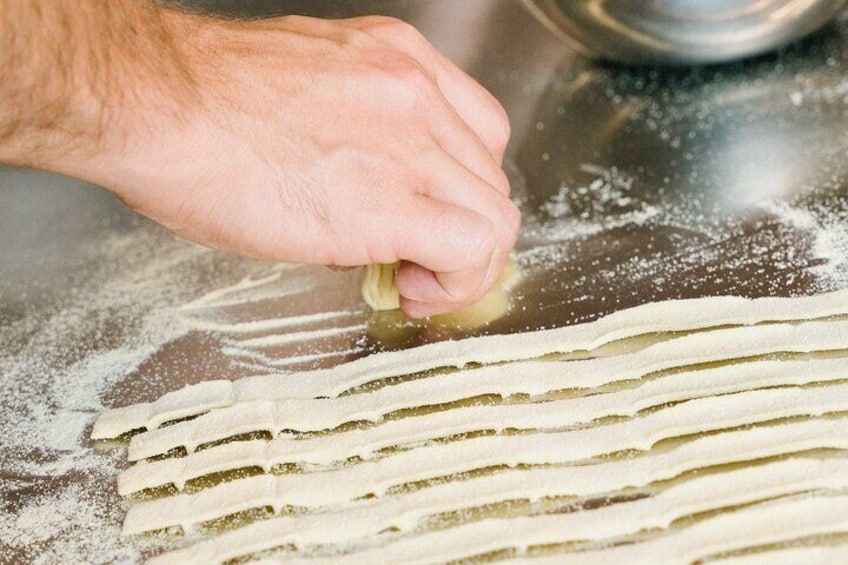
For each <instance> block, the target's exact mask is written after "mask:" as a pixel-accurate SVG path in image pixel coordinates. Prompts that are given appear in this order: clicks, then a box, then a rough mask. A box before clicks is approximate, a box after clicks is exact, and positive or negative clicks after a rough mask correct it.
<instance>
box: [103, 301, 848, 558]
mask: <svg viewBox="0 0 848 565" xmlns="http://www.w3.org/2000/svg"><path fill="white" fill-rule="evenodd" d="M808 318H810V319H812V320H811V321H807V319H808ZM694 330H698V331H694ZM661 332H691V333H683V335H678V334H669V335H659V334H660V333H661ZM262 339H266V338H262ZM267 339H272V340H273V339H288V338H286V337H285V336H282V337H275V336H270V338H267ZM249 343H250V344H252V345H256V343H254V342H249ZM263 343H264V342H263ZM551 353H561V354H568V357H569V358H563V357H560V358H557V359H546V360H542V359H538V358H539V357H542V356H545V355H548V354H551ZM773 354H777V355H773ZM468 363H475V364H477V363H479V364H480V365H481V366H480V367H476V368H472V369H466V370H462V371H455V372H436V373H432V374H428V375H416V376H415V378H411V379H398V380H396V381H394V382H392V383H387V384H385V385H384V386H383V387H382V388H377V389H376V390H374V391H372V392H362V391H358V390H352V389H355V387H358V386H360V385H363V384H367V383H371V382H373V381H378V380H380V379H383V378H386V377H396V376H404V375H409V374H411V373H418V372H421V371H427V370H430V369H435V368H440V367H446V368H447V367H460V368H461V367H464V366H465V365H466V364H468ZM599 387H608V388H599ZM564 390H568V391H571V392H569V393H568V394H567V395H565V396H563V395H562V394H557V395H555V396H553V397H542V396H540V395H545V394H548V393H554V392H557V391H564ZM578 391H582V392H578ZM489 395H500V396H501V397H508V396H511V395H529V396H530V397H531V398H530V399H527V398H510V399H508V400H507V401H506V402H501V403H494V404H492V403H487V404H480V405H475V404H469V403H468V399H469V398H476V397H481V396H489ZM534 397H535V398H534ZM457 401H463V402H464V403H463V404H461V405H453V406H444V407H442V409H441V411H435V412H433V411H418V412H415V411H416V410H419V409H421V408H424V407H427V406H432V405H437V404H446V405H450V404H451V403H454V402H457ZM405 410H412V411H413V412H412V413H408V412H405V413H403V416H402V417H397V413H398V412H399V411H400V412H402V411H405ZM206 412H208V413H206ZM204 413H206V414H204ZM198 415H199V417H197V418H195V419H193V420H190V421H186V422H178V423H174V424H172V425H170V426H167V427H163V428H161V429H154V428H156V427H157V426H159V425H160V424H162V423H165V422H168V421H171V420H174V419H178V418H183V417H189V416H198ZM389 415H392V417H390V418H387V416H389ZM358 421H369V422H372V423H373V424H372V425H368V426H364V427H363V426H359V427H351V426H349V424H351V423H354V422H358ZM339 426H343V427H342V428H340V429H336V428H338V427H339ZM139 427H146V428H148V429H149V431H147V432H145V433H142V434H140V435H138V436H136V437H135V438H133V440H132V441H131V443H130V458H131V459H139V458H145V457H150V456H153V455H161V454H163V453H165V452H167V451H169V450H171V449H173V448H175V447H180V446H182V447H185V448H186V449H187V450H188V451H189V455H187V456H185V457H172V458H166V459H161V460H157V461H149V462H148V461H142V462H140V463H137V464H136V465H135V466H133V467H131V468H130V469H128V470H127V471H125V472H124V473H122V474H121V475H120V477H119V480H118V488H119V492H120V493H122V494H127V493H131V492H136V491H138V490H141V489H147V488H154V487H160V486H163V485H167V484H173V485H175V486H176V487H177V488H178V489H182V488H183V487H184V486H185V483H186V481H189V480H191V479H195V478H199V477H203V476H206V475H209V474H213V473H217V472H227V471H232V470H235V469H239V468H243V467H251V466H257V467H260V468H261V469H262V470H264V471H265V473H264V474H261V475H258V476H252V477H247V478H238V479H235V480H232V481H230V482H224V483H221V484H218V485H216V486H212V487H208V488H205V489H202V490H199V491H197V492H195V493H193V494H188V493H183V494H178V495H175V496H168V497H164V498H160V499H154V500H148V501H144V502H137V503H131V505H130V509H129V511H128V513H127V516H126V520H125V522H124V532H125V533H128V534H134V533H140V532H144V531H148V530H155V529H161V528H168V527H172V526H181V527H183V528H184V529H186V530H189V529H191V528H192V527H193V526H195V525H196V524H198V523H201V522H206V521H209V520H215V519H219V518H222V517H225V516H228V515H231V514H234V513H239V512H242V511H246V510H251V509H254V508H259V507H266V506H269V507H271V508H272V509H273V510H275V511H277V512H279V511H281V510H282V509H284V508H289V507H296V508H299V509H300V510H299V511H298V512H297V513H295V514H292V515H286V516H281V517H274V518H270V519H266V520H260V521H258V522H254V523H251V524H249V525H247V526H243V527H240V528H237V529H235V530H233V531H230V532H227V533H224V534H222V535H218V536H215V537H212V538H210V539H207V540H206V541H202V542H200V543H197V544H195V545H191V546H188V547H186V548H185V549H181V550H178V551H175V552H171V553H168V554H165V555H162V556H159V557H157V558H154V560H153V561H152V562H153V563H159V564H166V563H207V562H211V563H220V562H223V561H225V560H228V559H233V558H240V557H244V556H248V555H250V554H252V553H255V552H258V551H267V550H272V549H274V548H276V547H279V546H282V545H287V544H293V545H295V546H296V547H297V548H298V549H299V550H301V549H305V548H306V547H308V546H310V545H321V546H334V545H336V544H341V545H342V546H344V547H346V548H347V552H346V553H345V554H344V555H334V556H332V557H331V558H329V557H328V558H326V559H319V560H318V561H319V562H325V561H326V562H332V563H362V562H404V563H432V562H436V561H438V562H443V561H451V560H461V559H465V558H470V557H474V556H477V555H481V554H485V553H488V552H492V551H499V550H505V549H515V550H517V553H516V560H522V559H523V558H524V557H525V555H524V554H523V553H522V552H523V550H524V548H526V547H527V546H530V545H533V546H536V545H550V544H564V543H566V544H567V543H569V542H584V541H592V542H598V543H597V544H596V545H592V546H591V548H590V549H587V550H585V551H581V552H578V553H575V552H574V551H573V550H572V549H570V548H569V547H563V548H559V549H558V552H557V553H553V554H548V555H546V556H541V557H539V558H537V559H534V563H537V564H539V565H546V564H547V563H565V564H568V563H584V562H591V563H600V564H605V563H609V564H612V563H642V562H646V563H647V562H650V563H660V564H664V563H668V564H672V563H673V564H677V563H681V564H683V563H689V562H691V561H697V560H702V559H705V558H710V557H712V556H715V555H718V554H721V553H723V552H734V551H737V550H741V549H746V548H751V547H758V546H763V552H762V553H761V560H760V561H755V560H753V559H754V558H753V557H751V556H748V555H745V556H744V557H739V558H734V559H736V561H734V560H733V559H728V560H726V562H728V563H736V562H738V563H761V562H764V561H763V560H764V559H766V557H765V556H767V555H770V554H771V555H774V556H775V558H776V559H783V562H789V561H790V557H788V556H791V555H795V556H796V557H798V558H803V557H804V556H807V557H811V558H816V559H818V558H819V557H822V556H825V553H824V552H823V551H824V550H823V549H822V552H818V553H815V552H814V550H819V549H821V548H804V552H803V553H802V552H801V550H797V551H796V553H795V554H792V553H782V554H781V551H789V550H778V549H776V548H773V547H767V546H768V545H769V544H773V543H779V542H782V541H787V540H793V539H797V538H801V537H805V536H813V535H819V534H821V535H827V534H837V533H848V495H846V494H844V493H845V492H848V456H846V454H845V453H844V452H843V453H839V454H835V453H833V452H832V451H831V452H828V451H827V450H846V449H848V434H846V433H845V430H846V429H848V291H840V292H836V293H831V294H828V295H821V296H817V297H808V298H792V299H785V298H768V299H758V300H745V299H738V298H708V299H700V300H690V301H675V302H668V303H661V304H649V305H645V306H641V307H638V308H634V309H631V310H625V311H621V312H618V313H616V314H612V315H610V316H607V317H605V318H602V319H600V320H598V321H595V322H591V323H587V324H581V325H577V326H571V327H566V328H559V329H556V330H548V331H541V332H530V333H526V334H518V335H511V336H490V337H483V338H475V339H469V340H462V341H457V342H445V343H438V344H432V345H428V346H424V347H420V348H416V349H413V350H409V351H402V352H393V353H385V354H380V355H375V356H372V357H368V358H365V359H362V360H358V361H355V362H352V363H348V364H345V365H341V366H339V367H336V368H333V369H326V370H318V371H309V372H303V373H300V374H299V375H297V376H296V377H295V376H292V375H285V376H280V375H268V376H259V377H253V378H248V379H242V380H240V381H235V382H227V381H211V382H209V383H205V384H203V385H198V386H195V387H189V388H186V389H183V390H181V391H177V392H175V393H171V394H168V395H165V396H163V397H162V398H160V399H159V400H158V401H156V402H154V403H149V404H141V405H136V406H132V407H127V408H124V409H118V410H114V411H110V412H108V413H106V414H104V415H103V416H102V417H101V419H100V420H98V422H97V425H96V427H95V435H96V436H97V437H108V436H111V435H116V434H120V433H123V432H124V431H128V430H130V429H134V428H139ZM288 430H295V431H297V432H304V433H306V435H295V434H291V433H289V432H288ZM513 430H522V431H521V432H519V433H515V432H514V431H513ZM257 431H267V432H270V433H271V434H272V435H273V439H271V440H269V441H265V440H248V441H234V442H230V443H223V444H219V445H215V446H212V447H208V448H206V449H202V450H200V451H196V449H197V448H198V447H199V446H201V445H204V444H207V443H210V442H220V441H221V440H225V439H227V438H230V437H233V436H234V435H238V434H242V433H248V432H257ZM283 431H287V433H285V434H282V433H281V432H283ZM313 432H318V433H313ZM478 432H486V433H484V434H482V435H481V434H479V433H478ZM493 432H494V433H493ZM464 434H470V435H467V436H466V435H464ZM445 437H451V438H454V439H453V440H452V441H447V442H444V441H441V442H434V441H432V440H434V439H438V438H445ZM799 454H803V456H801V455H799ZM352 458H353V459H352ZM775 458H776V459H775ZM284 463H298V464H302V465H304V467H303V468H302V470H301V472H296V473H285V474H281V475H276V474H271V473H270V471H271V469H272V468H273V467H274V466H275V465H278V464H284ZM342 463H344V464H342ZM721 465H730V467H729V468H721V467H720V466H721ZM489 468H497V469H500V470H498V471H497V472H491V471H490V472H486V473H483V474H478V473H471V474H470V475H469V476H467V477H465V478H463V479H462V480H457V479H456V478H455V477H454V476H455V475H456V474H462V473H467V472H472V471H476V470H481V469H489ZM690 472H692V473H690ZM443 477H449V479H448V480H438V481H436V482H430V483H427V484H426V485H422V486H420V488H418V489H413V490H405V489H400V490H399V489H397V488H396V487H399V486H401V485H404V484H408V483H415V482H419V481H430V480H431V479H440V478H443ZM450 477H453V478H450ZM665 481H670V482H668V483H667V482H665ZM628 489H631V490H629V491H628ZM632 489H641V494H642V495H644V496H643V497H642V498H638V497H637V498H635V499H632V500H629V501H619V502H616V503H615V504H611V505H609V506H602V507H600V508H595V509H592V510H581V511H576V512H566V513H561V514H559V513H558V514H545V513H542V514H533V515H530V516H526V515H525V516H519V517H509V518H506V517H487V518H482V519H478V520H470V521H469V520H464V521H462V522H461V523H460V524H459V525H456V526H452V527H449V528H446V529H436V530H433V529H432V528H430V527H425V528H423V529H422V527H421V526H422V525H424V524H427V520H428V519H430V518H431V517H433V516H438V515H440V514H443V513H445V512H449V513H453V512H458V513H463V512H465V511H466V510H467V509H471V508H474V507H477V506H481V505H489V504H498V503H503V502H506V501H511V500H528V499H529V500H531V501H536V500H540V499H543V498H546V497H578V499H597V498H599V497H601V498H603V497H608V496H612V497H616V496H618V495H619V494H627V493H628V492H629V493H630V494H632V493H633V490H632ZM763 501H766V502H763ZM740 505H742V507H741V508H739V506H740ZM718 510H722V513H719V514H716V513H715V512H714V511H718ZM703 513H706V514H703ZM692 516H694V518H693V519H689V518H690V517H692ZM681 518H684V519H686V520H685V521H683V522H678V520H679V519H681ZM387 532H391V533H388V534H387ZM620 539H628V540H630V541H631V542H632V543H628V544H624V545H616V544H614V543H613V544H611V543H610V542H614V541H616V540H620ZM306 555H308V554H305V553H302V552H301V553H295V554H293V555H283V554H279V556H278V557H275V556H273V555H271V556H267V555H266V561H268V562H275V561H276V562H285V563H300V562H301V561H302V560H303V559H304V558H305V557H306ZM826 555H827V556H830V555H841V553H839V552H837V551H836V550H834V551H832V552H828V553H827V554H826ZM822 558H824V557H822ZM746 559H747V561H746Z"/></svg>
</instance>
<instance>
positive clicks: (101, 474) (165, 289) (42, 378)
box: [0, 224, 255, 563]
mask: <svg viewBox="0 0 848 565" xmlns="http://www.w3.org/2000/svg"><path fill="white" fill-rule="evenodd" d="M88 255H90V256H91V257H92V259H93V260H92V261H91V262H90V264H89V265H88V266H87V270H86V271H85V272H84V273H83V274H81V275H80V276H79V278H78V279H77V280H73V281H70V280H69V281H68V285H67V287H66V290H65V291H64V292H62V293H60V294H59V295H58V296H56V297H55V303H54V304H51V305H50V306H45V307H42V308H41V310H34V311H32V312H30V313H29V314H28V315H27V316H26V317H23V318H22V319H19V320H16V321H12V322H10V323H8V324H5V325H2V326H0V340H2V341H3V343H4V344H19V346H18V347H16V348H8V349H6V350H5V351H4V352H5V353H6V356H5V357H3V358H0V365H2V368H3V369H2V373H3V379H4V381H3V382H4V388H3V390H2V391H0V407H2V412H0V443H2V450H0V451H2V454H3V460H2V466H3V468H2V473H0V477H3V478H0V492H2V493H3V500H2V506H0V562H3V563H6V562H15V563H22V562H31V563H59V562H65V563H70V562H77V563H79V562H86V561H88V562H134V561H139V560H140V556H141V552H142V550H143V549H144V548H145V547H146V546H149V545H151V543H153V544H155V543H156V541H155V540H152V541H151V540H148V541H142V542H131V541H130V540H125V539H121V538H120V536H119V535H118V532H119V528H118V524H119V523H120V520H121V518H122V516H123V513H124V510H125V504H124V503H123V501H121V500H120V498H119V497H117V495H116V494H115V492H114V489H113V488H112V484H113V483H114V469H115V468H116V466H119V465H120V459H121V457H120V450H112V451H102V450H98V449H94V448H92V447H91V446H90V441H89V440H88V432H89V431H90V427H91V424H92V422H93V420H94V418H95V416H96V414H97V413H98V412H100V411H101V410H103V408H104V406H103V404H102V397H103V395H104V394H106V393H108V392H109V391H110V389H111V387H112V386H113V385H114V384H115V383H116V382H117V381H119V380H120V379H122V378H124V377H125V376H126V375H127V374H129V373H131V372H133V371H134V370H135V369H136V368H137V367H139V366H140V365H141V364H142V363H143V362H145V361H146V360H147V359H149V358H150V356H151V355H152V354H154V353H155V352H156V351H157V350H158V349H159V348H160V347H161V346H162V345H164V344H166V343H168V342H170V341H172V340H174V339H177V338H179V337H180V336H182V335H184V334H185V333H186V332H187V331H188V330H189V329H190V328H189V326H187V325H185V324H183V323H181V322H180V316H179V315H178V314H177V313H176V311H175V307H176V306H179V305H180V304H182V303H185V302H188V301H189V300H190V299H191V298H193V297H196V296H197V295H199V294H201V293H200V292H199V290H198V282H197V276H198V273H210V268H211V267H212V266H213V263H214V261H216V260H217V261H220V256H218V255H217V254H215V253H213V252H210V251H208V250H206V249H205V248H201V247H199V246H197V245H194V244H191V243H187V242H185V241H181V240H176V239H175V238H173V236H171V235H169V234H165V233H164V232H163V231H161V230H159V229H155V228H152V227H150V226H149V225H147V224H141V225H140V226H139V225H137V226H136V227H134V228H133V229H132V230H131V231H130V232H129V233H124V234H120V235H115V236H112V237H110V238H108V239H105V240H102V241H100V242H99V243H98V244H97V245H95V246H94V247H93V248H92V249H90V250H89V251H88ZM94 259H96V260H94ZM254 268H255V267H254ZM210 274H211V275H214V272H212V273H210ZM213 280H214V277H213ZM155 384H156V383H155V382H151V386H155ZM10 477H12V478H10ZM159 543H161V540H160V541H159Z"/></svg>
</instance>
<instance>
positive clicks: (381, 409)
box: [128, 320, 848, 461]
mask: <svg viewBox="0 0 848 565" xmlns="http://www.w3.org/2000/svg"><path fill="white" fill-rule="evenodd" d="M846 346H848V320H839V321H812V322H796V323H791V324H772V325H764V326H756V327H747V326H742V327H732V328H725V329H717V330H711V331H705V332H702V333H698V334H692V335H687V336H683V337H678V338H675V339H671V340H667V341H663V342H660V343H656V344H654V345H651V346H649V347H646V348H645V349H642V350H639V351H636V352H634V353H629V354H625V355H618V356H614V357H602V358H595V359H585V360H575V361H537V362H532V361H525V362H516V363H513V364H510V365H495V366H488V367H482V368H478V369H470V370H467V371H464V372H462V373H452V374H446V375H436V376H433V377H427V378H423V379H417V380H413V381H408V382H406V383H400V384H397V385H393V386H389V387H385V388H383V389H381V390H378V391H375V392H373V393H365V394H355V395H350V396H346V397H341V398H334V399H288V400H277V401H275V400H254V401H247V402H239V403H237V404H234V405H232V406H228V407H226V408H219V409H216V410H214V411H212V412H210V413H208V414H204V415H201V416H200V417H198V418H196V419H194V420H189V421H186V422H178V423H176V424H173V425H171V426H167V427H164V428H161V429H156V430H151V431H149V432H143V433H141V434H138V435H137V436H135V437H133V438H132V439H131V440H130V444H129V454H128V458H129V460H130V461H137V460H139V459H143V458H146V457H151V456H154V455H159V454H162V453H166V452H168V451H169V450H171V449H173V448H175V447H184V448H185V449H186V450H187V451H188V452H189V453H191V452H193V451H194V450H195V449H196V448H197V447H198V446H199V445H202V444H204V443H209V442H212V441H217V440H221V439H226V438H228V437H232V436H236V435H239V434H244V433H250V432H256V431H267V432H269V433H270V434H271V436H272V437H276V436H277V435H278V434H279V433H280V432H281V431H282V430H297V431H319V430H326V429H332V428H335V427H336V426H339V425H341V424H344V423H347V422H350V421H354V420H366V421H372V422H373V421H379V420H380V418H381V417H382V415H383V414H384V413H385V411H386V409H387V408H389V407H391V406H392V404H393V403H394V404H395V405H396V407H397V408H407V407H420V406H426V405H430V406H432V405H434V404H439V403H445V402H452V401H455V400H461V399H464V398H471V397H473V396H479V395H480V394H494V393H497V394H499V395H501V396H509V395H513V394H519V393H523V394H529V395H532V396H535V395H539V394H545V393H548V392H553V391H558V390H564V389H588V388H591V387H597V386H600V385H606V384H610V383H614V382H619V381H624V380H631V379H637V378H642V377H645V376H646V375H649V374H653V373H657V372H659V371H663V370H669V369H676V368H680V367H685V366H687V365H696V364H701V363H705V362H712V361H723V360H727V359H730V358H733V357H734V356H735V357H737V358H748V357H756V356H760V355H765V354H771V353H808V352H814V351H818V352H824V351H834V350H839V349H844V348H845V347H846ZM846 377H848V375H846ZM411 392H412V393H413V394H410V393H411ZM401 399H402V400H401ZM399 400H401V403H400V405H399V406H397V404H398V401H399ZM345 406H347V407H348V408H350V407H353V408H354V411H353V413H352V414H351V412H350V411H349V410H344V407H345ZM340 407H341V409H340Z"/></svg>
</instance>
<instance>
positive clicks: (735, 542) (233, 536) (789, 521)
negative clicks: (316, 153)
mask: <svg viewBox="0 0 848 565" xmlns="http://www.w3.org/2000/svg"><path fill="white" fill-rule="evenodd" d="M770 470H772V471H774V472H775V475H777V477H781V478H782V479H783V481H775V480H773V479H774V478H775V477H772V476H771V473H768V472H766V473H753V472H751V470H750V469H744V470H742V471H739V472H736V473H727V474H726V475H729V477H725V475H715V476H708V477H705V478H703V479H693V480H692V481H691V482H690V483H689V484H684V485H681V486H679V487H675V488H673V489H670V490H669V491H666V493H667V496H664V495H663V494H660V495H658V496H656V497H653V498H648V499H643V500H641V501H637V502H631V503H624V504H621V505H616V506H612V507H608V508H602V509H598V510H593V511H585V512H580V513H569V514H551V515H540V516H533V517H522V518H511V519H488V520H483V521H479V522H472V523H470V524H465V525H462V526H458V527H455V528H451V529H448V530H441V531H436V532H432V533H425V534H422V535H418V536H413V537H406V538H400V539H399V540H398V541H396V542H394V543H391V542H390V543H389V544H387V545H383V546H378V547H376V548H374V549H368V550H365V551H361V552H353V553H349V554H346V555H342V556H333V557H332V558H329V559H320V560H318V562H332V563H354V564H358V563H399V562H403V563H433V562H445V561H451V560H456V559H460V558H463V557H469V556H472V555H476V554H481V553H486V552H489V551H495V550H499V549H505V548H510V547H515V546H518V547H525V546H526V545H543V544H552V543H562V542H564V541H569V540H575V541H576V540H584V539H602V538H604V537H608V536H616V535H622V534H627V533H634V532H636V531H639V530H640V529H642V528H646V527H664V526H667V525H668V524H669V523H670V522H671V521H672V520H673V519H675V518H676V517H679V516H680V515H686V513H687V512H698V511H703V510H706V509H713V508H721V507H723V506H732V505H734V504H739V503H745V502H749V501H757V500H762V499H763V498H768V497H770V496H779V495H781V494H787V493H793V492H800V491H804V490H813V489H817V488H840V487H844V486H845V484H846V482H848V477H846V476H845V470H846V468H845V462H844V461H841V462H839V463H834V462H832V461H821V462H817V461H815V460H800V462H792V463H787V464H786V465H780V468H779V469H777V468H773V469H770ZM722 478H726V479H727V480H724V481H722V480H721V479H722ZM786 481H791V482H792V483H793V484H795V485H797V486H796V488H797V490H794V489H793V488H792V487H787V486H786ZM699 487H702V488H699ZM707 487H709V488H707ZM664 494H665V493H664ZM681 512H682V513H683V514H679V513H681ZM349 518H350V519H348V520H346V521H345V522H343V523H344V527H338V526H339V523H340V522H339V521H336V522H335V525H336V527H335V528H333V529H332V532H333V534H329V535H334V536H335V538H336V540H334V541H352V540H356V539H357V538H362V537H365V536H368V535H369V534H370V535H373V533H374V532H373V530H374V527H375V525H374V524H373V523H371V522H370V521H369V520H368V519H365V518H364V517H363V516H356V515H354V516H350V517H349ZM298 522H300V523H298ZM316 522H317V524H316ZM769 525H770V527H769ZM846 528H848V495H841V496H839V495H836V496H818V497H813V498H810V497H803V498H788V499H782V500H778V501H776V502H770V503H761V504H757V505H754V506H751V507H748V508H743V509H741V510H736V511H733V512H729V513H726V514H724V515H719V516H717V517H713V518H708V519H706V520H703V521H701V522H698V523H696V524H694V525H692V526H689V527H687V528H682V529H681V531H679V532H678V533H676V534H672V535H667V536H663V537H660V538H658V539H655V540H650V541H647V542H642V543H637V544H632V545H624V546H619V547H613V548H609V549H602V550H595V551H590V552H581V553H571V554H568V553H563V554H557V555H555V556H552V557H550V558H541V559H539V560H538V563H572V562H573V563H581V564H583V563H593V564H594V563H615V564H618V563H637V562H638V563H642V562H649V563H688V562H690V561H694V560H696V559H699V558H702V557H705V556H707V555H710V554H711V553H717V552H720V551H727V550H731V549H736V548H737V547H738V546H739V544H740V543H744V544H745V545H743V547H744V546H747V545H756V544H757V542H761V543H762V542H765V543H769V542H775V541H781V540H784V539H786V538H787V536H798V535H814V534H820V533H830V532H840V531H846V530H845V529H846ZM327 536H328V528H327V519H326V517H323V516H321V515H320V514H319V515H315V514H313V515H311V516H305V517H303V518H279V519H274V520H268V521H264V522H259V523H257V524H254V525H251V526H247V527H245V528H242V529H240V530H237V531H235V532H232V533H227V534H223V535H221V536H219V537H218V538H217V539H214V540H211V541H210V542H201V543H199V544H196V545H194V546H190V547H188V548H186V549H183V550H178V551H174V552H171V553H167V554H165V555H162V556H159V557H157V558H154V559H153V560H152V561H151V562H150V563H151V564H155V565H165V564H170V563H219V562H222V561H224V560H227V559H232V558H235V557H238V556H240V555H244V554H246V553H252V552H256V551H261V550H265V549H270V548H273V547H276V546H278V545H282V544H285V543H296V544H297V543H299V544H310V543H321V542H322V541H324V540H326V539H327ZM790 539H791V538H790ZM286 562H295V561H294V560H291V561H286ZM534 563H536V561H534Z"/></svg>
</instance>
